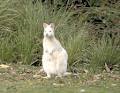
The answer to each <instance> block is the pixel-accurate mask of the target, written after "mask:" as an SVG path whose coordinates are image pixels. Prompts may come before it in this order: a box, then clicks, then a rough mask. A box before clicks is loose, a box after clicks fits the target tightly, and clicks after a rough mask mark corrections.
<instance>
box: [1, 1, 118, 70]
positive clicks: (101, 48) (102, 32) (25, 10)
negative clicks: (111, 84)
mask: <svg viewBox="0 0 120 93" xmlns="http://www.w3.org/2000/svg"><path fill="white" fill-rule="evenodd" d="M43 22H47V23H50V22H53V23H55V25H56V32H55V34H56V37H57V38H58V39H59V40H60V42H61V43H62V45H63V46H64V47H65V48H66V50H67V52H68V55H69V60H68V63H69V69H70V70H71V71H72V72H79V71H80V70H81V69H82V68H86V69H89V70H91V71H93V72H96V71H103V70H104V69H105V70H107V71H109V70H117V71H120V1H119V0H0V63H8V64H9V63H15V64H29V65H41V56H42V39H43V27H42V24H43Z"/></svg>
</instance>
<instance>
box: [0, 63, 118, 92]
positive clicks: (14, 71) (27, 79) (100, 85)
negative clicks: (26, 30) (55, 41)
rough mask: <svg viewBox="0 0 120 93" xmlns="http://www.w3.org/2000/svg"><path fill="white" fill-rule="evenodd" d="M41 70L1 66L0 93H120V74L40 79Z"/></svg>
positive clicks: (21, 66) (104, 73)
mask: <svg viewBox="0 0 120 93" xmlns="http://www.w3.org/2000/svg"><path fill="white" fill-rule="evenodd" d="M39 71H40V67H34V66H26V65H16V64H12V65H7V66H6V65H3V66H0V93H120V74H118V73H117V72H116V73H106V72H102V73H99V74H92V73H89V71H88V72H87V73H85V72H81V73H79V74H74V75H71V76H66V77H63V78H54V77H53V78H51V79H43V78H42V77H43V76H44V74H43V73H39Z"/></svg>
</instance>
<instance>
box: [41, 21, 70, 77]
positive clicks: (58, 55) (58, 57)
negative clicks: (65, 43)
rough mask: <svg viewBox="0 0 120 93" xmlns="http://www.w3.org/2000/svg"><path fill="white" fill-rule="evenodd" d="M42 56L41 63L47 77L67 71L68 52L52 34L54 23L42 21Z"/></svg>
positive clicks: (61, 74) (60, 74)
mask: <svg viewBox="0 0 120 93" xmlns="http://www.w3.org/2000/svg"><path fill="white" fill-rule="evenodd" d="M43 27H44V39H43V56H42V65H43V69H44V71H45V73H46V74H47V77H48V78H50V77H51V75H58V76H60V77H61V76H63V75H64V73H66V71H67V60H68V54H67V52H66V50H65V49H64V48H63V47H62V46H61V44H60V42H59V41H58V40H57V39H56V38H55V36H54V24H53V23H51V24H50V25H48V24H46V23H43Z"/></svg>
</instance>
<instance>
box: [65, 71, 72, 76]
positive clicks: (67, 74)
mask: <svg viewBox="0 0 120 93" xmlns="http://www.w3.org/2000/svg"><path fill="white" fill-rule="evenodd" d="M69 75H72V73H71V72H65V73H64V76H69Z"/></svg>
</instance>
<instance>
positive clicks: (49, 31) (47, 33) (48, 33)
mask: <svg viewBox="0 0 120 93" xmlns="http://www.w3.org/2000/svg"><path fill="white" fill-rule="evenodd" d="M43 27H44V37H49V38H51V37H54V23H51V24H49V25H48V24H46V23H43Z"/></svg>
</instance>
